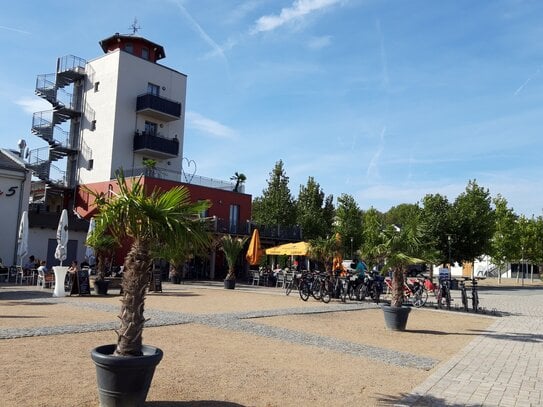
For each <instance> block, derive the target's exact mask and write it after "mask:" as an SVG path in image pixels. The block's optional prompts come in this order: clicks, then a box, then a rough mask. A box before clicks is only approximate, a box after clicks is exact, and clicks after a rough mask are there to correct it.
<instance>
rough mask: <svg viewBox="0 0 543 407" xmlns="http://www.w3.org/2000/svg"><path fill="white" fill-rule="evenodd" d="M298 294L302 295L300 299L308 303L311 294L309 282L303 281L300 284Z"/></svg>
mask: <svg viewBox="0 0 543 407" xmlns="http://www.w3.org/2000/svg"><path fill="white" fill-rule="evenodd" d="M298 293H299V294H300V298H301V299H302V300H303V301H307V300H308V299H309V295H310V294H311V288H310V287H309V283H308V282H307V281H302V282H301V283H300V288H299V289H298Z"/></svg>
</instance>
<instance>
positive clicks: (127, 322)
mask: <svg viewBox="0 0 543 407" xmlns="http://www.w3.org/2000/svg"><path fill="white" fill-rule="evenodd" d="M150 268H151V258H150V255H149V243H148V242H145V241H141V240H136V241H134V243H133V244H132V247H131V248H130V251H129V252H128V254H127V255H126V258H125V261H124V272H123V281H122V287H123V299H122V300H121V303H122V306H121V314H120V315H119V319H120V320H121V326H120V328H119V330H118V331H117V335H118V340H117V349H116V350H115V355H119V356H141V355H142V352H141V345H142V332H143V325H144V324H145V318H144V317H143V309H144V305H145V292H146V290H147V286H148V283H149V270H150Z"/></svg>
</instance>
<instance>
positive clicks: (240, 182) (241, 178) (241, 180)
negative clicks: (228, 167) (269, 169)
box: [230, 171, 247, 192]
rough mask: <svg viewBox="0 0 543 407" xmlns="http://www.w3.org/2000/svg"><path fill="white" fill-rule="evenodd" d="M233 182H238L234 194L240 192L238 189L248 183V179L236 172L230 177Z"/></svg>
mask: <svg viewBox="0 0 543 407" xmlns="http://www.w3.org/2000/svg"><path fill="white" fill-rule="evenodd" d="M230 179H231V180H232V181H236V186H235V187H234V192H238V189H239V187H240V186H241V185H243V183H244V182H245V181H247V177H246V176H245V174H243V173H242V172H239V173H238V172H237V171H236V172H235V173H234V175H232V176H231V177H230Z"/></svg>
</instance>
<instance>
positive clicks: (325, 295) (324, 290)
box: [321, 282, 332, 304]
mask: <svg viewBox="0 0 543 407" xmlns="http://www.w3.org/2000/svg"><path fill="white" fill-rule="evenodd" d="M328 284H329V283H328V282H325V283H324V284H322V286H321V301H322V302H324V303H325V304H328V303H329V302H330V300H331V299H332V293H331V292H330V291H331V290H330V288H329V287H328Z"/></svg>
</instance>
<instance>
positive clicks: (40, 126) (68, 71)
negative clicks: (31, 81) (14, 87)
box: [27, 55, 87, 188]
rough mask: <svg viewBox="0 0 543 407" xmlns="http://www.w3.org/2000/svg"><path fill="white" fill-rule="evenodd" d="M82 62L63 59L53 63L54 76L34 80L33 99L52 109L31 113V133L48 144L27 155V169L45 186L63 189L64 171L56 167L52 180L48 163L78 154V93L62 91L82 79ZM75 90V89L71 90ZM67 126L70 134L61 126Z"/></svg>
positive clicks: (79, 106) (73, 58)
mask: <svg viewBox="0 0 543 407" xmlns="http://www.w3.org/2000/svg"><path fill="white" fill-rule="evenodd" d="M86 63H87V62H86V61H85V60H84V59H82V58H79V57H76V56H73V55H67V56H64V57H61V58H58V60H57V72H56V73H52V74H44V75H38V77H37V79H36V90H35V92H36V95H38V96H40V97H42V98H43V99H45V100H47V101H48V102H49V103H51V105H52V107H53V108H52V109H51V110H45V111H41V112H37V113H34V115H33V117H32V133H33V134H35V135H37V136H38V137H40V138H41V139H42V140H44V141H46V142H47V143H48V144H49V147H44V148H40V149H36V150H32V151H30V152H29V153H28V157H27V158H28V161H29V167H30V168H31V169H32V171H33V172H34V174H35V175H36V176H37V177H38V178H39V179H41V180H42V181H45V182H46V183H47V184H49V185H55V186H57V187H61V188H62V187H63V188H67V187H70V185H67V180H66V171H61V170H59V169H58V168H57V167H55V170H56V172H57V173H60V175H61V176H60V177H57V178H56V179H52V177H51V165H52V162H54V161H57V160H61V159H63V158H66V157H69V156H74V155H76V154H77V153H78V146H77V140H78V135H79V123H80V117H81V113H82V112H81V110H82V109H81V94H80V93H81V92H77V91H75V92H74V93H73V94H72V93H68V92H66V91H65V90H64V88H65V87H67V86H70V85H72V84H74V83H75V82H76V81H79V80H81V79H83V78H84V77H85V66H86ZM74 89H75V87H74ZM68 121H69V122H70V131H66V130H64V129H63V128H62V127H61V125H62V124H63V123H66V122H68Z"/></svg>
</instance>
